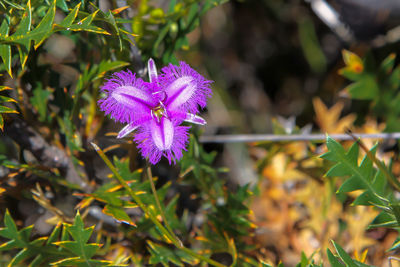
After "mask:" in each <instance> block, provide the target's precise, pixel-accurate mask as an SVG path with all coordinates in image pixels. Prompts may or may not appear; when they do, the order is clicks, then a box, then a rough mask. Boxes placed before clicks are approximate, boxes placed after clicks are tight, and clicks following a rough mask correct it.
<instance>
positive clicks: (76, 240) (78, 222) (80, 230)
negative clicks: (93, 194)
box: [53, 212, 101, 266]
mask: <svg viewBox="0 0 400 267" xmlns="http://www.w3.org/2000/svg"><path fill="white" fill-rule="evenodd" d="M65 228H66V229H67V231H68V233H69V234H70V235H71V237H72V239H73V241H60V242H54V243H53V244H55V245H57V246H60V247H62V248H65V249H67V250H69V251H71V252H72V253H73V254H75V255H76V256H78V257H79V259H80V260H83V263H87V264H88V265H87V266H90V263H89V260H90V258H91V257H92V256H94V255H95V254H96V252H97V250H98V249H99V248H100V247H101V245H100V244H96V243H90V244H87V242H88V241H89V238H90V237H91V235H92V233H93V229H94V226H92V227H88V228H85V227H84V224H83V221H82V218H81V216H80V214H79V212H78V213H77V215H76V216H75V219H74V223H73V224H72V225H71V224H65Z"/></svg>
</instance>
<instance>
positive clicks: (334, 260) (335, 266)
mask: <svg viewBox="0 0 400 267" xmlns="http://www.w3.org/2000/svg"><path fill="white" fill-rule="evenodd" d="M326 254H327V255H328V260H329V263H330V264H331V266H332V267H344V265H343V264H342V263H341V262H340V261H339V259H338V258H337V257H336V256H335V255H333V254H332V252H331V251H330V250H329V248H328V249H326Z"/></svg>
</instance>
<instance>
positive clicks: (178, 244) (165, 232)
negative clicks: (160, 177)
mask: <svg viewBox="0 0 400 267" xmlns="http://www.w3.org/2000/svg"><path fill="white" fill-rule="evenodd" d="M91 145H92V146H93V148H94V149H95V150H96V152H97V154H99V156H100V157H101V158H102V160H103V161H104V163H105V164H106V165H107V166H108V168H110V170H111V172H112V173H113V174H114V176H115V178H117V180H118V182H119V183H120V184H121V185H122V186H123V187H124V188H125V189H126V190H127V191H128V193H129V195H130V196H131V197H132V199H133V200H134V201H135V202H136V203H137V204H138V206H139V207H140V208H141V209H142V210H143V212H144V213H145V215H147V216H148V217H149V218H150V220H152V221H153V223H154V224H155V225H156V227H157V229H159V230H160V232H161V234H162V236H163V237H164V239H165V240H166V241H167V242H168V243H172V244H174V246H175V247H177V248H178V249H181V250H182V251H185V252H186V253H188V254H190V255H191V256H193V257H195V258H196V259H198V260H201V261H205V262H207V263H209V264H211V265H214V266H216V267H227V266H225V265H223V264H221V263H219V262H216V261H214V260H212V259H210V258H207V257H205V256H203V255H201V254H197V253H196V252H194V251H192V250H191V249H189V248H186V247H185V246H183V244H182V243H181V242H180V241H178V240H179V239H175V238H174V236H172V235H171V233H170V232H169V231H168V230H167V229H166V228H165V227H164V226H163V225H162V224H161V223H160V221H159V220H158V219H157V218H156V217H155V216H154V214H153V213H152V212H151V211H150V210H149V209H148V208H147V207H146V205H145V204H144V203H143V202H142V201H141V199H140V198H139V197H138V196H137V195H136V193H135V192H134V191H133V190H132V188H131V187H130V186H129V185H128V183H127V182H126V181H125V180H124V178H122V176H121V175H120V174H119V173H118V171H117V169H116V168H115V167H114V165H113V164H112V163H111V161H110V160H109V159H108V158H107V156H106V155H105V154H104V152H103V150H101V149H100V148H99V147H98V146H97V145H96V144H95V143H91ZM151 184H153V183H151ZM153 186H154V184H153ZM154 190H155V188H154ZM153 192H154V191H153ZM155 195H156V194H155ZM163 220H164V222H166V220H165V219H164V218H163Z"/></svg>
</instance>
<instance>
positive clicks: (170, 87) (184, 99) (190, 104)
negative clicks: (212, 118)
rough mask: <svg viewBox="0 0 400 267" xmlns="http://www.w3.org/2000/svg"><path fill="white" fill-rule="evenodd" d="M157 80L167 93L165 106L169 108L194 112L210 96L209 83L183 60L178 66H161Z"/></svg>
mask: <svg viewBox="0 0 400 267" xmlns="http://www.w3.org/2000/svg"><path fill="white" fill-rule="evenodd" d="M161 72H162V73H161V76H160V77H159V81H160V84H161V87H162V88H164V90H165V92H166V93H167V99H166V100H165V103H164V104H165V106H166V107H167V109H169V110H178V109H179V110H182V111H186V112H190V113H192V114H196V113H197V112H198V111H199V110H198V106H200V107H202V108H204V107H205V106H206V104H207V98H209V97H211V94H212V92H211V89H210V84H211V82H212V81H209V80H206V79H205V78H204V77H203V76H201V75H200V74H199V73H197V72H196V71H195V70H193V69H192V68H191V67H190V66H189V65H188V64H186V63H185V62H180V63H179V66H174V65H172V64H169V65H168V66H166V67H164V68H162V70H161Z"/></svg>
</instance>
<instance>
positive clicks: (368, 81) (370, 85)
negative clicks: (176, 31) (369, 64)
mask: <svg viewBox="0 0 400 267" xmlns="http://www.w3.org/2000/svg"><path fill="white" fill-rule="evenodd" d="M345 90H347V91H348V92H349V94H350V95H351V97H352V98H354V99H361V100H362V99H364V100H365V99H368V100H373V99H375V98H377V97H378V95H379V86H378V84H377V81H376V78H375V77H374V76H372V75H363V76H362V79H360V80H359V81H358V82H355V83H352V84H350V85H349V86H347V87H346V88H345Z"/></svg>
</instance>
